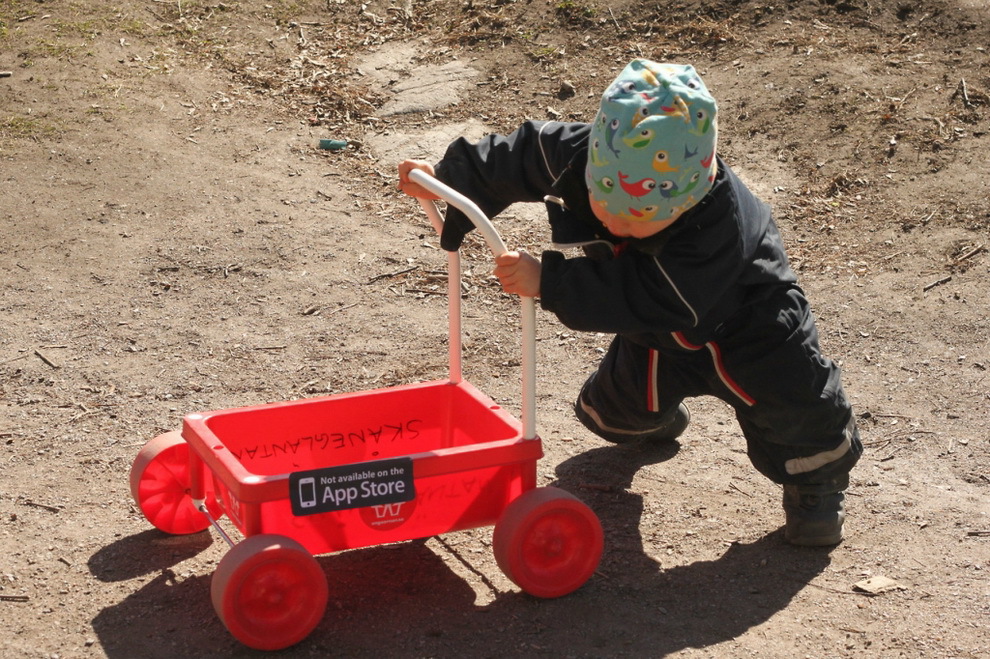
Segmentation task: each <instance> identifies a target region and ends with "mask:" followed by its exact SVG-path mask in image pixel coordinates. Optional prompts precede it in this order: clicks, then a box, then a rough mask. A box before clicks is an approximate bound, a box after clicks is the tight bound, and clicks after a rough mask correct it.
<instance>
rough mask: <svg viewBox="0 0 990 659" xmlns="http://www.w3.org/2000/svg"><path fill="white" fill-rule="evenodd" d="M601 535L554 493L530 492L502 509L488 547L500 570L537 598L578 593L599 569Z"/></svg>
mask: <svg viewBox="0 0 990 659" xmlns="http://www.w3.org/2000/svg"><path fill="white" fill-rule="evenodd" d="M604 544H605V543H604V534H603V533H602V526H601V523H600V522H599V521H598V517H597V516H596V515H595V513H594V512H593V511H592V510H591V509H590V508H588V506H586V505H585V504H584V503H582V502H581V501H580V500H578V499H577V497H575V496H573V495H572V494H570V493H568V492H565V491H563V490H560V489H557V488H555V487H542V488H537V489H534V490H530V491H528V492H526V493H524V494H523V495H521V496H520V497H518V498H517V499H516V500H514V501H513V502H512V503H510V504H509V506H508V507H506V509H505V511H504V512H503V513H502V517H501V518H500V519H499V520H498V522H497V523H496V524H495V532H494V535H493V536H492V546H493V549H494V552H495V560H496V561H497V562H498V565H499V567H500V568H501V569H502V571H503V572H504V573H505V575H506V576H507V577H509V578H510V579H511V580H512V581H513V582H514V583H515V584H516V585H517V586H519V587H520V588H522V589H523V590H524V591H526V592H527V593H529V594H531V595H535V596H536V597H544V598H551V597H561V596H563V595H566V594H568V593H570V592H573V591H574V590H577V589H578V588H580V587H581V586H582V585H584V583H585V582H586V581H587V580H588V579H590V578H591V575H592V574H594V572H595V570H596V569H597V567H598V561H599V560H600V559H601V556H602V550H603V548H604Z"/></svg>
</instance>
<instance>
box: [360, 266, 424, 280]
mask: <svg viewBox="0 0 990 659" xmlns="http://www.w3.org/2000/svg"><path fill="white" fill-rule="evenodd" d="M417 269H419V266H418V265H414V266H412V267H411V268H405V269H404V270H396V271H395V272H386V273H383V274H380V275H375V276H374V277H372V278H371V279H369V280H368V283H369V284H371V283H373V282H376V281H378V280H379V279H391V278H392V277H398V276H399V275H404V274H406V273H407V272H412V271H413V270H417Z"/></svg>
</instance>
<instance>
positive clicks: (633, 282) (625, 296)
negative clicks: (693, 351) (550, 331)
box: [540, 218, 746, 334]
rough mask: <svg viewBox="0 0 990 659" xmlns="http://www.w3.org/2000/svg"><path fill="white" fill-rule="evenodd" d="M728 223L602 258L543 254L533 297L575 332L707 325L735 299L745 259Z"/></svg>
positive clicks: (693, 228)
mask: <svg viewBox="0 0 990 659" xmlns="http://www.w3.org/2000/svg"><path fill="white" fill-rule="evenodd" d="M735 227H736V225H735V221H734V220H733V219H732V218H726V221H721V222H716V223H715V224H713V225H710V226H707V227H706V226H702V225H697V224H689V225H686V226H683V227H680V228H679V229H678V230H677V232H676V234H675V235H672V236H671V237H670V239H669V240H668V241H667V242H666V243H665V244H664V247H663V249H662V250H661V251H660V252H659V253H657V254H650V253H645V252H642V251H639V250H637V249H632V248H627V249H625V250H623V251H622V252H621V253H619V254H618V255H617V256H616V257H615V258H612V259H608V260H604V261H598V260H593V259H590V258H586V257H578V258H564V255H563V254H561V253H559V252H545V253H544V254H543V266H542V272H541V283H540V303H541V305H542V306H543V308H544V309H546V310H548V311H551V312H552V313H554V314H555V315H556V316H557V317H558V318H559V319H560V321H561V322H562V323H563V324H564V325H566V326H567V327H570V328H571V329H574V330H580V331H593V332H607V333H615V334H638V333H644V334H657V333H666V332H679V331H688V330H692V329H695V328H699V326H702V325H704V326H705V327H711V326H713V325H714V324H715V322H718V321H720V320H724V318H721V316H723V315H725V314H727V313H731V310H734V309H737V308H738V305H739V304H740V302H741V300H740V299H736V298H739V297H741V293H742V288H741V287H740V285H739V280H740V277H741V274H742V272H743V271H744V269H745V267H746V266H745V263H746V258H745V256H744V255H743V253H742V242H741V241H740V240H739V233H738V231H737V230H736V228H735ZM672 229H673V227H672ZM670 230H671V229H668V231H670Z"/></svg>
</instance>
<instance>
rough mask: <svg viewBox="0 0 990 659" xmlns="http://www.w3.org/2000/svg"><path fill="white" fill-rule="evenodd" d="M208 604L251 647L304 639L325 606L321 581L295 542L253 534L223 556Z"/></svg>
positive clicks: (325, 594) (281, 645)
mask: <svg viewBox="0 0 990 659" xmlns="http://www.w3.org/2000/svg"><path fill="white" fill-rule="evenodd" d="M210 594H211V596H212V598H213V608H214V609H215V610H216V612H217V615H219V616H220V620H222V621H223V624H224V625H225V626H226V627H227V629H228V630H229V631H230V633H231V634H233V635H234V637H235V638H236V639H237V640H239V641H240V642H241V643H243V644H244V645H247V646H249V647H252V648H255V649H256V650H281V649H282V648H287V647H289V646H290V645H295V644H296V643H298V642H299V641H301V640H303V639H304V638H306V637H307V636H308V635H309V633H310V632H312V631H313V629H315V628H316V625H318V624H319V622H320V620H322V619H323V613H324V611H325V610H326V607H327V598H328V588H327V579H326V576H325V575H324V574H323V570H322V569H321V568H320V565H319V563H317V562H316V559H315V558H313V557H312V555H310V554H309V552H307V551H306V549H305V548H303V546H302V545H301V544H299V543H298V542H296V541H295V540H292V539H291V538H286V537H284V536H280V535H254V536H251V537H249V538H247V539H246V540H244V541H242V542H239V543H238V544H236V545H235V546H234V548H233V549H231V550H230V551H229V552H228V553H227V555H226V556H224V557H223V558H222V559H221V560H220V563H219V565H217V569H216V572H214V573H213V580H212V582H211V584H210Z"/></svg>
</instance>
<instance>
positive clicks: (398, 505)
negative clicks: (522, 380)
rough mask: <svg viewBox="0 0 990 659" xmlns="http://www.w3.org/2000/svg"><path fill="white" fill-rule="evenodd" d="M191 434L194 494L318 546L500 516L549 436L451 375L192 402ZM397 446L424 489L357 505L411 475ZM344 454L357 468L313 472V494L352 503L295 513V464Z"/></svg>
mask: <svg viewBox="0 0 990 659" xmlns="http://www.w3.org/2000/svg"><path fill="white" fill-rule="evenodd" d="M182 437H183V439H185V441H186V442H187V443H188V444H189V446H190V447H191V448H192V452H193V456H192V458H193V459H192V462H191V474H192V475H193V478H192V497H193V498H194V499H205V498H206V496H207V492H208V491H210V490H212V492H213V493H214V496H215V498H216V500H217V501H218V502H219V505H220V508H221V510H222V511H223V512H224V513H225V514H226V515H227V517H228V518H230V520H231V521H232V522H233V523H234V524H235V525H236V526H237V527H238V528H239V529H240V531H241V532H242V533H243V534H244V535H246V536H251V535H257V534H260V533H276V534H281V535H286V536H288V537H291V538H293V539H295V540H297V541H298V542H299V543H301V544H302V545H303V546H304V547H305V548H306V549H307V550H308V551H309V552H310V553H313V554H325V553H328V552H334V551H341V550H344V549H353V548H356V547H366V546H370V545H378V544H383V543H388V542H396V541H399V540H411V539H414V538H423V537H429V536H433V535H438V534H441V533H447V532H449V531H457V530H461V529H468V528H475V527H479V526H487V525H491V524H494V523H495V522H496V520H497V519H498V517H499V516H500V515H501V514H502V511H503V510H504V509H505V507H506V506H507V505H508V504H509V502H511V501H512V500H513V499H515V498H516V497H518V496H519V495H520V494H522V493H523V492H525V491H527V490H530V489H532V488H533V487H535V481H536V461H537V460H538V459H539V458H540V457H542V455H543V451H542V447H541V443H540V440H539V438H535V439H524V438H523V436H522V426H521V424H520V423H519V422H518V421H517V420H516V419H515V418H513V417H512V416H511V415H509V414H508V413H507V412H506V411H505V410H503V409H502V408H501V407H499V406H498V405H496V404H495V403H494V402H493V401H492V400H491V399H490V398H488V397H487V396H486V395H484V394H483V393H481V392H480V391H478V389H476V388H475V387H474V386H473V385H471V384H470V383H468V382H466V381H462V382H460V383H457V384H452V383H450V382H449V381H447V380H443V381H437V382H427V383H422V384H413V385H405V386H399V387H394V388H389V389H378V390H375V391H367V392H361V393H352V394H342V395H336V396H329V397H326V398H313V399H308V400H301V401H296V402H291V403H276V404H273V405H261V406H258V407H248V408H241V409H232V410H223V411H217V412H207V413H205V414H192V415H189V416H187V417H186V418H185V422H184V424H183V429H182ZM390 458H407V459H408V460H409V461H410V462H411V466H412V474H413V476H414V477H413V487H414V491H415V498H414V499H412V500H410V501H387V502H385V503H381V504H377V505H375V504H373V505H370V506H361V507H350V506H349V505H348V504H351V503H360V502H361V501H362V499H363V498H366V497H367V496H368V492H369V490H370V491H371V492H372V494H374V490H375V489H376V488H377V489H379V490H387V489H389V488H390V487H391V489H392V490H393V492H386V494H395V493H394V489H395V486H396V485H397V484H402V483H404V481H401V480H397V479H395V478H393V477H392V476H391V475H390V474H391V470H393V469H394V468H395V467H392V466H390V465H389V463H387V462H386V463H384V464H385V466H386V467H388V468H387V469H382V465H383V462H382V461H387V460H388V459H390ZM343 466H348V467H351V468H352V469H351V470H350V472H351V473H353V477H351V478H348V479H347V480H342V479H341V476H335V475H332V473H331V475H329V476H324V477H322V479H321V478H320V477H319V476H317V477H314V481H315V482H314V483H313V484H312V485H313V486H312V489H311V490H310V491H308V492H306V493H305V495H307V497H308V498H306V502H307V503H308V502H313V503H315V504H316V505H314V506H313V507H314V508H316V507H317V506H322V505H327V504H329V505H330V506H331V507H333V506H334V505H335V504H338V503H339V504H340V505H342V506H345V507H343V508H342V509H338V510H333V511H330V512H324V513H317V514H309V515H302V516H299V515H295V514H293V510H292V507H291V505H290V494H292V492H290V483H289V476H290V474H292V473H294V472H300V471H312V470H319V469H322V468H327V467H343ZM328 471H330V470H328ZM383 471H384V472H386V473H384V474H382V472H383ZM346 474H347V471H346V470H344V475H346ZM372 474H373V475H372ZM379 474H381V476H379ZM295 494H299V493H298V492H296V493H295ZM400 494H401V493H400ZM303 498H304V497H300V500H301V499H303Z"/></svg>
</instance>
